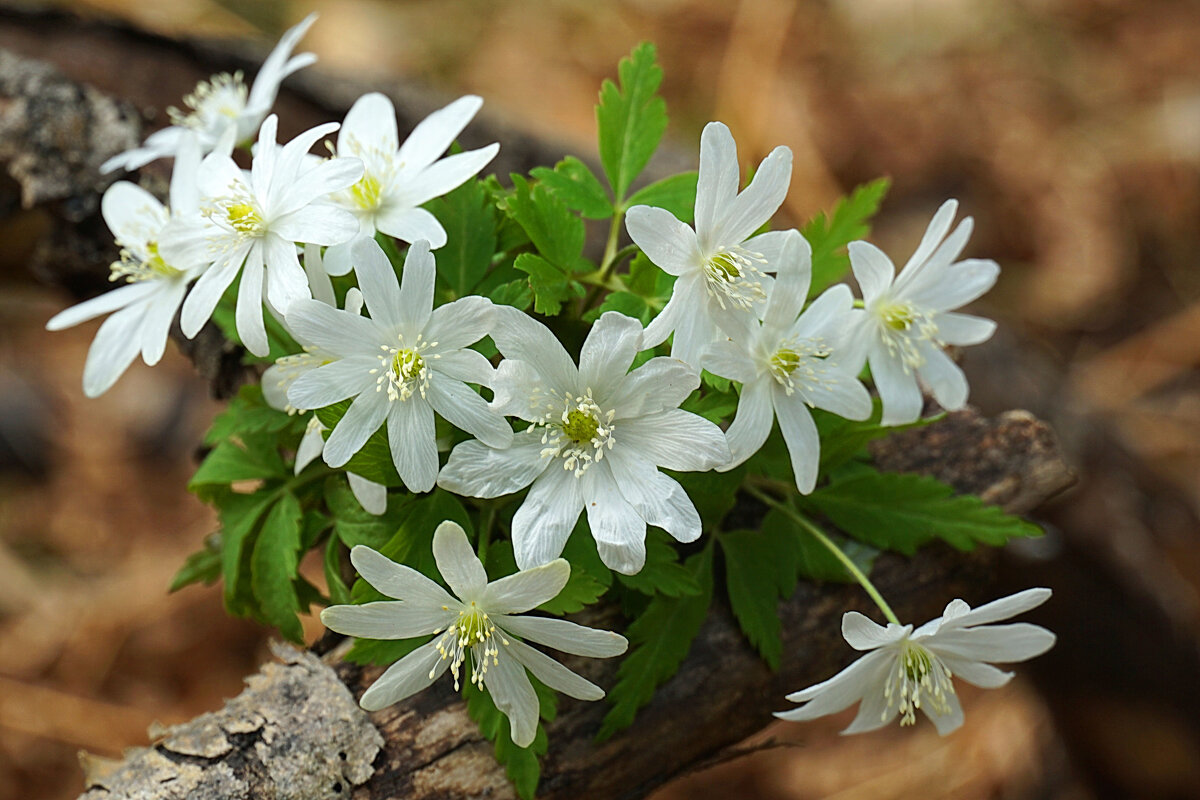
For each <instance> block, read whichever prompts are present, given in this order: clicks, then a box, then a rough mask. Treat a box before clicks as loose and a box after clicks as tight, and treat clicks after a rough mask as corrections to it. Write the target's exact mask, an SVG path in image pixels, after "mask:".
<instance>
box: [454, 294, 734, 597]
mask: <svg viewBox="0 0 1200 800" xmlns="http://www.w3.org/2000/svg"><path fill="white" fill-rule="evenodd" d="M492 338H493V339H494V340H495V342H496V347H497V348H499V350H500V352H501V353H503V354H504V356H505V358H504V360H503V361H501V362H500V366H499V367H498V368H497V371H496V379H495V381H494V383H493V384H492V388H493V390H494V391H495V398H494V399H493V400H492V407H493V408H495V409H497V410H498V411H501V412H503V413H505V414H509V415H512V416H516V417H519V418H521V419H523V420H526V421H528V422H530V423H532V424H531V425H530V426H529V427H528V428H526V429H525V430H524V431H522V432H520V433H518V434H516V436H514V437H513V444H512V446H511V447H508V448H505V449H497V448H496V447H494V446H489V445H488V443H487V442H477V441H467V442H463V443H462V444H460V445H458V446H457V447H455V448H454V450H453V452H451V454H450V460H449V461H448V462H446V466H445V467H444V468H443V469H442V473H441V476H440V477H439V478H438V485H439V486H441V487H442V488H444V489H448V490H450V491H452V492H456V493H458V494H462V495H470V496H473V497H498V496H500V495H504V494H510V493H512V492H516V491H519V490H521V489H523V488H525V487H526V486H530V484H532V486H530V489H529V494H528V496H526V498H525V501H524V503H522V504H521V507H520V508H519V509H517V513H516V514H515V515H514V516H513V521H512V539H513V549H514V551H515V553H516V558H517V564H518V565H519V566H521V567H522V568H528V567H533V566H537V565H539V564H545V563H546V562H548V561H550V560H551V559H553V558H555V557H556V556H558V554H559V553H561V552H562V549H563V545H564V544H565V543H566V541H567V537H568V536H569V535H570V533H571V529H572V528H574V527H575V521H576V520H577V519H578V518H579V512H580V511H581V510H583V509H586V510H587V516H588V526H589V527H590V528H591V531H592V536H594V537H595V539H596V545H597V549H598V550H599V553H600V557H601V558H602V559H603V560H604V563H605V564H607V565H608V566H609V567H611V568H612V569H615V570H617V571H618V572H623V573H626V574H633V573H636V572H637V571H639V570H640V569H641V568H642V565H643V564H644V563H645V560H646V541H645V539H646V525H647V524H650V525H657V526H658V527H660V528H662V529H664V530H665V531H667V533H669V534H671V535H672V536H674V537H675V538H676V539H678V540H679V541H681V542H690V541H694V540H695V539H696V538H697V537H698V536H699V535H700V516H699V514H698V513H697V512H696V507H695V506H694V505H693V504H692V501H691V499H690V498H689V497H688V496H687V493H686V492H685V491H684V490H683V487H682V486H680V485H679V483H678V482H676V481H675V480H674V479H673V478H669V477H668V476H666V475H664V474H663V473H662V472H660V471H659V467H666V468H667V469H677V470H683V471H704V470H710V469H713V468H714V467H716V466H718V465H720V464H723V463H725V462H726V461H728V460H729V447H728V445H726V443H725V436H724V434H722V433H721V429H720V428H718V427H717V426H716V425H714V424H712V423H711V422H709V421H708V420H706V419H704V418H702V417H699V416H697V415H696V414H692V413H690V412H687V411H683V410H681V409H680V408H678V406H679V404H680V403H681V402H683V400H684V398H686V397H687V396H688V395H689V394H690V393H691V392H692V391H693V390H694V389H695V388H696V387H697V386H698V385H699V383H700V378H699V376H698V374H697V373H696V371H695V370H693V369H692V368H691V367H689V366H688V365H687V364H685V363H683V362H682V361H680V360H679V359H675V358H665V357H664V358H654V359H651V360H650V361H648V362H646V363H645V364H643V365H642V366H640V367H638V368H637V369H635V370H634V371H633V372H629V367H630V365H631V364H632V363H633V358H634V356H635V355H636V354H637V353H638V351H640V350H642V349H644V348H643V347H642V326H641V323H639V322H638V321H637V320H635V319H632V318H630V317H627V316H625V315H623V314H620V313H617V312H615V311H609V312H607V313H605V314H604V315H602V316H601V317H600V319H599V320H597V321H596V324H595V325H593V326H592V330H591V332H589V333H588V337H587V340H586V341H585V342H584V343H583V350H582V352H581V353H580V356H579V366H578V367H576V366H575V363H574V362H573V361H572V360H571V357H570V356H569V355H567V351H566V350H564V349H563V346H562V344H560V343H559V341H558V339H556V338H555V337H554V334H552V333H551V332H550V331H549V330H548V329H547V328H546V326H544V325H542V324H541V323H539V322H536V321H535V320H533V319H531V318H530V317H529V316H527V315H526V314H524V313H522V312H520V311H517V310H516V309H513V308H510V307H507V306H499V307H497V309H496V324H495V330H494V332H493V334H492Z"/></svg>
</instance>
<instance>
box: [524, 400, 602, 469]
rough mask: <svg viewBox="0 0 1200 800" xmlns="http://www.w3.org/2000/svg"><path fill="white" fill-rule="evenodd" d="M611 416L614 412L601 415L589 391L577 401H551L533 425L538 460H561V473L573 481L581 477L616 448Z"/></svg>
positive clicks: (600, 410)
mask: <svg viewBox="0 0 1200 800" xmlns="http://www.w3.org/2000/svg"><path fill="white" fill-rule="evenodd" d="M560 409H561V411H560ZM615 415H616V411H608V412H605V411H604V410H603V409H601V408H600V406H598V405H596V402H595V401H594V400H593V399H592V390H591V389H588V390H587V392H586V393H584V394H583V396H581V397H572V396H571V395H569V394H565V395H564V396H563V397H562V398H561V399H560V400H558V401H555V400H553V399H551V400H550V401H549V402H548V403H547V412H546V414H545V415H544V416H543V417H542V418H541V419H540V420H538V421H537V422H536V423H535V424H537V425H540V426H542V444H543V445H544V447H543V448H542V452H541V456H542V458H555V457H557V456H562V459H563V469H565V470H568V471H571V472H574V473H575V477H576V478H581V477H583V473H585V472H587V469H588V467H590V466H591V465H592V464H593V463H595V462H597V461H600V460H601V459H603V458H604V451H605V450H611V449H612V448H613V445H614V444H616V440H615V439H613V424H612V421H613V417H614V416H615Z"/></svg>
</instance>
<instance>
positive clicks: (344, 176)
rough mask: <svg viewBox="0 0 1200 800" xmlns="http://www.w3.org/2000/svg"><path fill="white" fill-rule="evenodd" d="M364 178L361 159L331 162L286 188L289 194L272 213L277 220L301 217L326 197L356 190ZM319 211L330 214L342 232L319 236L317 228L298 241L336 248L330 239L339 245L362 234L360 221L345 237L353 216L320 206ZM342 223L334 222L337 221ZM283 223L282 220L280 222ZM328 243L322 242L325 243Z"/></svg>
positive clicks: (282, 196) (304, 175) (326, 162)
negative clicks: (302, 212) (357, 234)
mask: <svg viewBox="0 0 1200 800" xmlns="http://www.w3.org/2000/svg"><path fill="white" fill-rule="evenodd" d="M362 176H363V162H361V161H359V160H358V159H357V158H331V159H329V160H327V161H322V162H321V163H319V164H317V165H316V166H315V167H313V168H312V169H310V170H308V171H306V172H304V173H303V174H301V175H300V177H299V178H297V179H296V180H295V182H294V183H292V184H291V185H290V186H288V187H286V189H287V191H286V194H281V195H280V198H279V204H278V206H276V207H275V208H273V209H272V212H273V213H274V214H275V215H276V219H280V218H282V217H283V216H284V215H289V216H290V215H292V214H298V213H300V212H301V211H302V210H305V209H306V207H308V206H309V204H310V203H312V202H313V201H315V200H317V199H319V198H321V197H325V196H326V195H330V194H333V193H334V192H340V191H341V190H342V189H346V188H348V187H350V186H353V185H354V184H355V183H356V182H357V181H358V180H359V179H361V178H362ZM317 208H318V210H320V211H322V212H324V213H326V214H328V216H329V218H330V221H331V223H332V224H334V225H336V226H337V228H338V231H339V232H330V233H327V234H321V233H318V232H316V230H317V229H316V228H315V226H314V229H313V230H312V231H310V232H309V233H308V234H307V235H305V237H304V238H303V239H300V240H298V241H305V242H309V241H311V242H315V243H316V244H333V243H334V242H331V241H327V240H328V239H329V238H335V239H336V240H337V241H342V242H344V241H346V240H347V239H349V238H351V237H352V236H354V234H355V233H358V221H357V219H356V220H355V226H354V230H353V231H351V232H349V233H345V232H344V228H346V227H348V224H349V223H348V221H347V218H348V217H353V214H350V213H349V212H342V213H340V214H336V215H335V214H333V213H331V212H332V209H330V208H329V207H328V206H324V205H321V206H317ZM335 216H336V217H338V218H339V219H338V220H337V221H336V222H334V221H333V219H334V217H335ZM280 221H282V220H280ZM323 239H324V240H325V241H322V240H323Z"/></svg>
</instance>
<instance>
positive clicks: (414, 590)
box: [350, 544, 458, 609]
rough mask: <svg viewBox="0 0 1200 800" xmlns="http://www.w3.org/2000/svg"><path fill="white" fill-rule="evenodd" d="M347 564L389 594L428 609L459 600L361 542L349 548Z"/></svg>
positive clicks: (419, 574)
mask: <svg viewBox="0 0 1200 800" xmlns="http://www.w3.org/2000/svg"><path fill="white" fill-rule="evenodd" d="M350 563H352V564H353V565H354V568H355V569H356V570H358V574H359V575H362V577H363V580H365V581H366V582H367V583H369V584H371V585H372V586H373V587H375V588H376V589H378V590H379V591H380V592H382V593H383V594H385V595H387V596H388V597H394V598H396V599H397V600H403V601H405V602H406V603H412V604H414V605H420V606H423V607H426V608H429V609H440V608H441V607H442V606H450V607H451V608H453V607H455V606H456V605H458V601H457V600H455V599H454V598H453V597H451V596H450V595H449V594H447V592H446V590H445V589H443V588H442V587H441V586H439V585H438V584H437V583H436V582H434V581H432V580H430V579H429V578H427V577H426V576H424V575H422V574H421V573H420V572H417V571H416V570H415V569H413V568H412V567H409V566H405V565H404V564H397V563H396V562H395V561H392V560H391V559H390V558H388V557H387V556H385V555H383V554H382V553H378V552H376V551H374V550H372V549H371V548H369V547H366V546H364V545H361V544H360V545H356V546H355V547H353V548H352V549H351V550H350Z"/></svg>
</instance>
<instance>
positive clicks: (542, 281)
mask: <svg viewBox="0 0 1200 800" xmlns="http://www.w3.org/2000/svg"><path fill="white" fill-rule="evenodd" d="M513 266H514V267H516V268H517V269H519V270H521V271H522V272H524V273H527V274H528V275H529V290H530V291H531V292H532V293H533V310H534V311H536V312H537V313H539V314H545V315H546V316H550V317H554V316H557V315H558V313H559V312H560V311H562V305H563V303H564V302H566V301H567V300H568V299H570V298H572V297H582V296H583V292H584V289H583V285H582V284H580V283H579V281H576V280H574V279H572V278H571V277H570V276H569V275H568V274H567V273H565V272H563V271H562V270H560V269H559V268H558V267H556V266H554V265H553V264H551V263H550V262H549V261H547V260H546V259H544V258H542V257H541V256H537V255H534V254H533V253H521V254H520V255H519V256H517V260H516V261H515V262H513Z"/></svg>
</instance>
